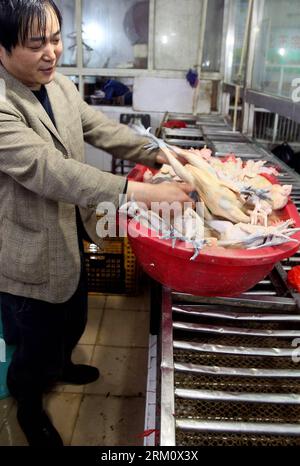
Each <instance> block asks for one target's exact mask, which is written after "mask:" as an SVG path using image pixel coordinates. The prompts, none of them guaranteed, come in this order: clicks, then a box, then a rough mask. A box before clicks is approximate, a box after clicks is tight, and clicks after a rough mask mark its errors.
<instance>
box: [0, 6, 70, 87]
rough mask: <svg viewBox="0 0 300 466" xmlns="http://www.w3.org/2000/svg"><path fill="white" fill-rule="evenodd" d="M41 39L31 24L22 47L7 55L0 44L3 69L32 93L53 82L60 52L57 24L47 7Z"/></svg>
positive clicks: (18, 46)
mask: <svg viewBox="0 0 300 466" xmlns="http://www.w3.org/2000/svg"><path fill="white" fill-rule="evenodd" d="M43 39H44V38H43V37H41V33H40V31H39V30H38V25H37V21H34V22H33V27H32V31H30V33H29V35H28V39H27V40H26V43H25V45H24V46H22V45H17V46H16V47H15V48H14V49H12V51H11V54H8V53H7V52H6V50H5V49H4V47H2V46H1V45H0V61H1V63H2V65H3V66H4V68H5V69H6V70H7V71H8V72H9V73H10V74H11V75H12V76H14V77H15V78H17V79H18V80H19V81H21V82H22V83H23V84H25V85H26V86H28V87H29V88H30V89H32V90H39V89H40V87H41V85H42V84H48V83H50V82H51V81H52V80H53V78H54V73H55V68H56V65H57V62H58V60H59V58H60V56H61V53H62V42H61V35H60V27H59V22H58V19H57V17H56V15H55V12H54V11H53V10H52V8H50V7H49V8H47V22H46V37H45V42H43Z"/></svg>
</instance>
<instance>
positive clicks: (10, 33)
mask: <svg viewBox="0 0 300 466" xmlns="http://www.w3.org/2000/svg"><path fill="white" fill-rule="evenodd" d="M47 7H50V8H52V9H53V11H54V12H55V14H56V16H57V19H58V22H59V26H60V28H61V25H62V16H61V13H60V11H59V9H58V7H57V5H56V4H55V3H54V1H53V0H0V44H1V45H2V46H3V47H4V48H5V49H6V51H7V52H8V53H11V51H12V49H13V48H14V47H16V45H18V44H20V45H25V43H26V40H27V38H28V36H29V35H30V32H31V31H32V27H33V21H34V20H37V24H38V30H39V32H40V34H41V37H43V38H45V35H46V8H47Z"/></svg>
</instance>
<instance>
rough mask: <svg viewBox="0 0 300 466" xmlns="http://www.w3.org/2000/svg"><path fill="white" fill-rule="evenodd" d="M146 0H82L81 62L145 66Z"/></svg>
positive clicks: (100, 66) (101, 64)
mask: <svg viewBox="0 0 300 466" xmlns="http://www.w3.org/2000/svg"><path fill="white" fill-rule="evenodd" d="M148 24H149V0H109V1H107V0H85V1H84V2H83V4H82V39H83V40H82V44H83V65H84V66H85V67H88V68H147V57H148Z"/></svg>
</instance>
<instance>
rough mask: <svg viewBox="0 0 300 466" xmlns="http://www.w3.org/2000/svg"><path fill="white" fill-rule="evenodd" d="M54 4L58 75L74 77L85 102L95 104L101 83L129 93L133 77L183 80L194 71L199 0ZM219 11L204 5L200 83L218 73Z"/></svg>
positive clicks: (61, 0)
mask: <svg viewBox="0 0 300 466" xmlns="http://www.w3.org/2000/svg"><path fill="white" fill-rule="evenodd" d="M57 3H58V6H59V8H60V9H61V11H62V15H63V34H62V36H63V42H64V52H63V55H62V58H61V60H60V66H61V69H60V71H61V72H62V73H64V74H66V75H69V76H76V77H78V78H77V79H76V81H78V87H79V90H80V92H81V94H82V96H84V98H85V99H86V101H87V102H90V103H91V102H92V101H93V102H100V100H101V93H100V92H99V91H100V90H101V89H99V83H100V81H101V78H102V80H103V79H104V78H106V79H109V78H114V79H116V80H119V81H120V82H122V83H124V84H126V85H127V84H128V83H129V88H130V89H131V88H132V84H133V80H134V78H135V77H138V76H151V77H156V76H159V77H168V78H185V75H186V72H187V71H188V69H189V68H193V67H195V66H196V65H198V63H197V62H198V59H199V58H198V57H199V56H200V54H199V43H200V33H201V22H202V16H201V15H202V9H203V0H184V1H183V0H58V1H57ZM223 11H224V0H209V1H208V7H207V20H206V32H205V41H204V49H203V59H202V72H204V73H206V75H205V78H206V79H210V74H209V73H210V72H217V73H220V57H221V45H222V29H223ZM212 38H213V40H212ZM219 76H220V75H219ZM214 79H218V78H216V75H215V74H214ZM129 81H130V82H129ZM96 91H97V94H95V92H96ZM92 95H93V96H94V98H93V99H91V96H92ZM117 101H119V100H118V99H117V100H116V101H114V102H117Z"/></svg>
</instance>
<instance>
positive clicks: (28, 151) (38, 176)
mask: <svg viewBox="0 0 300 466" xmlns="http://www.w3.org/2000/svg"><path fill="white" fill-rule="evenodd" d="M1 107H2V111H0V172H2V173H4V174H6V175H8V176H10V177H11V178H13V179H14V180H15V181H16V182H17V183H19V184H21V185H22V186H24V187H25V188H27V189H29V190H30V191H33V192H35V193H36V194H38V195H39V196H42V197H45V198H48V199H51V200H54V201H61V202H66V203H72V204H76V205H78V206H80V207H83V208H90V209H91V208H93V209H94V208H95V209H96V207H97V205H98V204H99V203H100V202H102V201H111V202H113V203H114V204H115V205H116V206H118V205H119V194H122V193H123V191H124V187H125V183H126V180H125V179H124V178H122V177H119V176H116V175H112V174H110V173H103V172H102V171H101V170H98V169H97V168H95V167H92V166H89V165H86V164H83V163H80V162H78V161H76V160H74V159H69V158H67V159H66V158H64V156H63V154H62V153H61V152H60V151H59V150H57V149H56V148H55V146H54V145H51V144H49V143H47V142H45V141H44V140H43V139H42V138H41V137H40V136H38V135H37V134H36V133H35V132H34V131H33V130H32V129H31V128H29V127H28V126H26V124H25V123H24V122H23V121H22V119H21V117H20V116H19V115H18V114H17V112H16V113H15V114H14V112H13V110H12V111H10V108H9V106H8V105H7V106H6V107H7V108H6V111H5V110H3V107H4V108H5V104H3V103H1Z"/></svg>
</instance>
